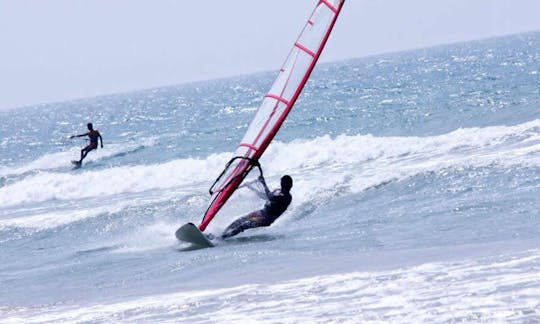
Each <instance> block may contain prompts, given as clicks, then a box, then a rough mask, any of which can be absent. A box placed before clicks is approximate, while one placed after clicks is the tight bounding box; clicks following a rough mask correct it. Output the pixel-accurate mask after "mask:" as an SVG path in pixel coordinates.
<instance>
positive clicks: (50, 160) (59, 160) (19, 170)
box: [0, 137, 156, 177]
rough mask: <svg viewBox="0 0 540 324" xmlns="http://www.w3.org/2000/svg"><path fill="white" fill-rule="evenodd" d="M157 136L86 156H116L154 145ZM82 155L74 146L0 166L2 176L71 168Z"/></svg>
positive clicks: (90, 158) (90, 159)
mask: <svg viewBox="0 0 540 324" xmlns="http://www.w3.org/2000/svg"><path fill="white" fill-rule="evenodd" d="M155 141H156V138H154V137H151V138H146V139H145V140H144V141H143V142H142V143H128V144H107V143H105V145H104V147H103V148H101V147H100V148H98V149H97V150H94V151H92V152H91V153H90V154H89V155H88V156H87V158H86V160H85V161H86V162H88V161H99V160H102V159H104V158H108V157H111V156H114V155H116V154H119V153H123V152H129V151H132V150H134V149H136V148H138V147H140V146H145V147H149V146H153V145H154V144H155ZM80 155H81V147H72V148H70V149H69V150H64V151H60V152H54V153H47V154H45V155H43V156H41V157H39V158H37V159H36V160H34V161H32V162H30V163H26V164H23V165H20V166H16V167H5V166H4V167H0V177H1V176H6V175H19V174H24V173H26V172H29V171H36V170H41V171H47V170H53V169H58V168H66V169H70V168H71V167H72V166H71V164H70V163H69V161H71V160H78V159H79V157H80Z"/></svg>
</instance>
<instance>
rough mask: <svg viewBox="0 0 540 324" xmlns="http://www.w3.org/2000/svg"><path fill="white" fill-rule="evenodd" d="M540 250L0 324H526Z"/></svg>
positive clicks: (533, 305)
mask: <svg viewBox="0 0 540 324" xmlns="http://www.w3.org/2000/svg"><path fill="white" fill-rule="evenodd" d="M539 264H540V250H529V251H523V252H519V253H513V254H508V255H497V256H492V257H482V258H477V259H468V260H461V261H452V262H432V263H424V264H419V265H416V266H408V267H400V268H395V269H391V270H381V271H357V272H346V273H341V274H328V275H320V276H315V277H307V278H302V279H294V280H278V281H277V282H274V283H264V284H246V285H242V286H236V287H231V288H222V289H209V290H194V291H183V292H178V293H170V294H162V295H154V296H148V297H142V298H134V299H132V300H123V301H120V302H116V303H114V302H113V303H107V304H97V305H74V306H43V307H40V308H24V307H17V308H16V309H12V310H10V311H9V312H5V313H4V315H2V316H0V318H2V317H3V319H2V321H3V322H8V323H11V322H27V323H28V322H65V321H73V322H94V321H98V322H116V321H125V322H139V321H152V322H153V321H158V322H160V323H167V322H184V321H185V322H189V323H198V322H208V321H211V322H226V323H229V322H237V323H238V322H245V321H247V322H281V323H293V322H298V321H302V322H335V323H342V322H351V323H357V322H371V321H373V322H425V323H434V322H436V323H438V322H507V321H509V322H530V321H535V320H538V318H540V305H539V303H538V301H539V300H540V273H539V272H538V271H537V270H536V269H537V268H538V265H539Z"/></svg>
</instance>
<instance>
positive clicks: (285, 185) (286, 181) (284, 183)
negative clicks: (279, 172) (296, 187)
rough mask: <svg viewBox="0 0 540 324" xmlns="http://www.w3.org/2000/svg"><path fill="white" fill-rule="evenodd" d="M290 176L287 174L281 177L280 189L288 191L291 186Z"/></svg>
mask: <svg viewBox="0 0 540 324" xmlns="http://www.w3.org/2000/svg"><path fill="white" fill-rule="evenodd" d="M292 182H293V181H292V178H291V176H289V175H284V176H283V177H281V190H282V191H285V192H289V191H290V190H291V188H292Z"/></svg>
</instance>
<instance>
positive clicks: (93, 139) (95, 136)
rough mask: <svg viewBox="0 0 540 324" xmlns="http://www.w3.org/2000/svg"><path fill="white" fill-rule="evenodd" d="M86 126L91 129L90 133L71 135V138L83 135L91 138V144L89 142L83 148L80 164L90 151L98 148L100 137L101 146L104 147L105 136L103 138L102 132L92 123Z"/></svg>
mask: <svg viewBox="0 0 540 324" xmlns="http://www.w3.org/2000/svg"><path fill="white" fill-rule="evenodd" d="M86 126H87V127H88V130H89V132H88V133H84V134H79V135H73V136H70V138H74V137H83V136H88V137H89V138H90V144H88V145H87V146H86V147H84V148H83V149H82V150H81V159H80V160H79V161H77V163H78V164H81V163H82V161H83V160H84V158H85V157H86V155H87V154H88V152H90V151H93V150H96V149H97V147H98V138H99V140H100V141H101V148H103V138H101V134H100V133H99V132H98V131H97V130H95V129H94V126H93V125H92V123H88V124H87V125H86Z"/></svg>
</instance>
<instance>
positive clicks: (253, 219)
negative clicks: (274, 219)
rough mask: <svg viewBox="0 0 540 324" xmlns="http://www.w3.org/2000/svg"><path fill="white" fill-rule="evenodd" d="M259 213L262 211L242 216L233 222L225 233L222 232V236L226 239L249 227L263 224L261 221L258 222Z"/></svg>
mask: <svg viewBox="0 0 540 324" xmlns="http://www.w3.org/2000/svg"><path fill="white" fill-rule="evenodd" d="M258 213H260V211H256V212H253V213H250V214H249V215H246V216H243V217H240V218H238V219H237V220H235V221H234V222H232V223H231V225H229V226H228V227H227V228H226V229H225V231H224V232H223V234H221V238H222V239H226V238H229V237H232V236H235V235H237V234H239V233H242V232H243V231H245V230H247V229H250V228H255V227H259V226H262V225H261V224H260V223H259V222H257V216H258Z"/></svg>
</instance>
